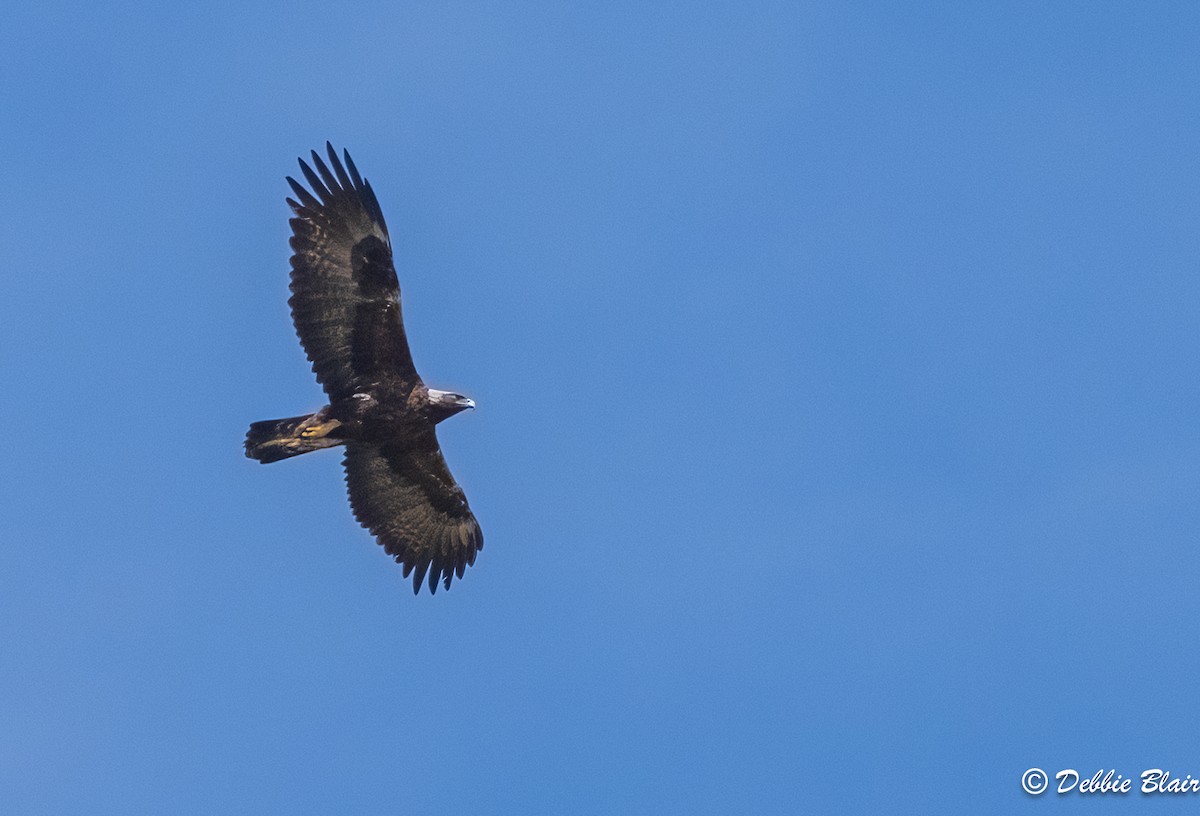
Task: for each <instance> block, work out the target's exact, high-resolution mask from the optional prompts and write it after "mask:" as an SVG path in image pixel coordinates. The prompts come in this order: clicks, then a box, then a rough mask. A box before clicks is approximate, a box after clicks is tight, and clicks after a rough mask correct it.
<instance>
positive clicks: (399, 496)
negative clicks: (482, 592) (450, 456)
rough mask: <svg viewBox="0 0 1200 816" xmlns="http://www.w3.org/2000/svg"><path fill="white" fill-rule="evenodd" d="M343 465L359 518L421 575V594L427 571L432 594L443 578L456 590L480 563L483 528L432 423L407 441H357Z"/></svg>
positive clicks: (416, 586) (417, 584) (417, 582)
mask: <svg viewBox="0 0 1200 816" xmlns="http://www.w3.org/2000/svg"><path fill="white" fill-rule="evenodd" d="M343 464H344V465H345V467H346V486H347V488H348V492H349V493H350V507H351V508H353V510H354V517H355V518H357V519H358V520H359V522H360V523H361V524H362V526H364V527H366V528H367V529H368V530H370V531H371V534H372V535H374V536H375V538H376V539H378V541H379V543H380V544H382V545H383V549H384V550H385V551H386V552H387V554H388V555H390V556H393V557H394V558H395V559H396V562H397V563H400V564H403V565H404V577H405V578H407V577H408V575H409V573H412V574H413V591H414V592H417V593H419V592H420V591H421V583H422V581H423V580H424V578H425V575H426V573H428V575H429V591H430V592H431V593H433V592H437V584H438V579H439V578H440V579H441V580H442V583H443V585H444V586H445V587H446V588H447V589H449V588H450V580H451V578H452V577H453V576H455V575H457V576H458V577H459V578H461V577H462V575H463V571H464V570H466V568H467V567H468V566H470V565H471V564H474V563H475V554H476V553H478V552H479V551H480V550H481V549H483V533H482V532H480V530H479V523H478V522H477V521H475V516H474V515H472V514H471V508H470V507H469V506H468V505H467V498H466V496H465V495H463V491H462V488H461V487H459V486H458V483H457V482H455V481H454V477H453V476H451V475H450V469H449V468H447V467H446V460H445V459H444V458H442V451H441V449H440V448H439V447H438V442H437V436H436V434H435V433H434V431H433V429H432V428H430V429H429V430H428V431H427V432H425V433H422V434H421V435H420V436H419V437H418V438H417V439H416V440H413V441H410V442H407V443H405V444H403V445H399V444H386V445H369V444H366V443H361V442H350V443H349V444H347V445H346V459H345V462H344V463H343Z"/></svg>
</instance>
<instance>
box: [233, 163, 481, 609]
mask: <svg viewBox="0 0 1200 816" xmlns="http://www.w3.org/2000/svg"><path fill="white" fill-rule="evenodd" d="M325 148H326V151H327V152H328V155H329V164H326V163H325V162H324V161H323V160H322V159H321V157H320V156H319V155H318V154H317V152H316V151H315V150H314V151H313V153H312V166H309V165H308V164H307V163H305V162H304V160H303V159H301V160H300V169H301V171H302V172H303V175H304V179H305V181H306V182H308V188H305V187H304V185H302V184H300V183H299V182H297V181H296V180H295V179H293V178H291V177H289V178H288V180H287V181H288V184H289V185H291V188H292V191H293V193H294V194H295V196H296V197H295V198H288V199H287V203H288V205H289V206H290V207H291V208H292V211H293V212H294V213H295V217H294V218H292V219H291V221H290V224H291V226H292V238H291V246H292V251H293V255H292V275H291V278H292V282H291V291H292V297H291V299H290V300H289V301H288V304H289V305H290V306H291V308H292V322H293V323H294V324H295V326H296V333H297V334H298V335H299V336H300V344H301V345H302V346H303V347H304V351H305V353H306V354H307V355H308V359H309V360H311V361H312V367H313V372H314V373H315V374H316V375H317V382H319V383H320V384H321V386H322V387H323V388H324V389H325V393H326V394H327V395H328V397H329V404H328V405H326V406H325V407H324V408H322V409H321V410H320V411H317V412H316V413H315V414H310V415H307V416H299V417H291V418H289V419H276V420H267V421H265V422H255V423H253V424H252V425H251V426H250V431H249V433H248V434H247V435H246V455H247V456H249V457H250V458H251V459H257V460H258V461H259V462H263V463H267V462H277V461H279V460H280V459H287V458H290V457H292V456H298V455H300V454H302V453H308V452H310V451H314V450H320V449H322V448H329V447H334V446H336V445H345V446H346V456H345V460H344V462H343V464H344V466H345V468H346V487H347V491H348V493H349V495H350V507H351V509H353V511H354V516H355V518H357V519H358V520H359V522H360V523H361V524H362V525H363V526H364V527H366V528H367V529H369V530H370V531H371V534H372V535H374V536H375V538H376V539H377V540H378V541H379V543H380V544H381V545H382V546H383V548H384V550H385V551H386V552H387V553H388V555H391V556H393V557H394V558H395V559H396V561H397V562H398V563H400V564H403V565H404V576H405V577H408V575H409V574H410V573H411V574H412V576H413V591H414V592H420V591H421V585H422V583H423V582H424V581H425V578H426V576H428V582H429V590H430V592H431V593H432V592H436V591H437V585H438V583H439V582H441V583H442V584H443V586H445V587H446V588H447V589H449V587H450V581H451V579H452V578H453V577H454V576H458V577H459V578H461V577H462V575H463V571H464V570H465V569H466V568H467V567H468V566H470V565H472V564H474V563H475V556H476V554H477V553H478V552H479V550H481V549H482V548H483V534H482V533H481V532H480V530H479V524H478V522H476V521H475V516H474V515H473V514H472V513H471V508H470V507H469V506H468V505H467V498H466V496H465V495H463V491H462V488H461V487H459V486H458V483H457V482H455V481H454V477H453V476H451V475H450V469H449V468H447V467H446V460H445V459H444V458H443V457H442V451H441V448H440V447H439V446H438V441H437V434H436V432H435V426H436V425H437V424H438V423H439V422H441V421H442V420H444V419H447V418H448V417H451V416H453V415H454V414H457V413H458V412H459V411H462V410H464V409H466V408H474V407H475V403H474V402H472V401H471V400H469V399H467V398H466V397H464V396H462V395H460V394H454V393H451V392H448V391H438V390H435V389H432V388H428V387H426V386H425V384H424V383H423V382H422V381H421V378H420V376H419V375H418V374H417V371H416V368H415V367H414V365H413V361H412V355H411V354H410V353H409V350H408V339H407V338H406V337H405V334H404V322H403V320H402V319H401V314H400V285H399V283H398V281H397V279H396V269H395V267H394V266H393V264H392V245H391V240H390V239H389V238H388V231H387V225H386V224H385V223H384V220H383V213H382V212H381V211H380V209H379V202H378V201H377V200H376V198H375V193H374V192H373V191H372V190H371V185H370V184H368V183H367V181H366V179H364V178H362V177H361V176H360V175H359V173H358V169H357V168H356V167H355V166H354V162H353V161H351V159H350V154H349V153H348V152H343V154H342V155H343V156H344V157H345V164H343V163H342V162H341V161H340V160H339V159H338V155H337V153H336V152H335V151H334V149H333V146H332V145H331V144H329V143H328V142H326V143H325ZM314 168H315V169H314Z"/></svg>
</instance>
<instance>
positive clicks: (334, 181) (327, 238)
mask: <svg viewBox="0 0 1200 816" xmlns="http://www.w3.org/2000/svg"><path fill="white" fill-rule="evenodd" d="M325 147H326V149H327V150H328V152H329V163H330V165H331V166H332V168H333V169H332V171H331V170H330V167H329V166H327V165H326V164H325V162H323V161H322V160H321V157H320V156H318V155H317V152H316V151H315V150H314V151H313V154H312V160H313V165H314V166H315V167H316V171H315V172H314V171H313V169H312V168H311V167H309V166H308V165H307V164H305V163H304V160H303V159H302V160H301V161H300V169H301V170H302V171H303V172H304V178H305V179H306V180H307V181H308V185H309V187H311V188H312V192H309V191H308V190H307V189H305V188H304V187H303V186H302V185H301V184H300V183H298V182H297V181H296V180H295V179H293V178H291V177H290V176H289V177H288V184H290V185H291V186H292V190H293V191H294V192H295V194H296V198H295V199H292V198H289V199H288V200H287V202H288V204H289V205H290V206H291V208H292V210H293V211H294V212H295V213H296V217H295V218H293V219H291V221H290V223H291V225H292V239H291V245H292V251H293V253H294V254H293V255H292V284H291V290H292V297H291V300H289V301H288V305H290V306H291V307H292V322H293V323H295V324H296V333H297V334H298V335H300V344H301V345H303V346H304V351H305V353H307V354H308V359H309V360H311V361H312V365H313V372H314V373H315V374H316V375H317V382H319V383H321V385H322V386H324V388H325V392H326V393H327V394H328V395H329V396H330V398H331V399H333V400H337V399H340V398H343V397H347V396H350V395H351V394H353V393H355V391H357V390H363V389H366V388H369V387H370V386H371V385H372V384H374V383H379V382H383V381H390V382H396V381H401V382H415V381H416V380H417V379H418V377H417V372H416V369H415V367H414V366H413V361H412V355H411V354H410V353H409V350H408V340H407V339H406V338H405V336H404V322H403V320H402V319H401V316H400V285H399V283H398V282H397V281H396V269H395V267H394V266H393V265H392V245H391V240H390V239H389V238H388V232H387V225H386V224H384V221H383V213H382V212H380V210H379V202H378V201H377V200H376V199H375V193H374V192H373V191H372V190H371V185H370V184H368V183H367V182H366V180H364V179H363V178H362V177H361V176H359V174H358V170H357V168H355V166H354V162H353V161H351V160H350V154H349V153H348V152H346V153H344V154H343V155H345V157H346V164H345V166H343V165H342V163H341V162H340V161H338V156H337V153H336V152H334V149H333V146H332V145H331V144H329V143H328V142H326V143H325ZM347 171H349V172H347Z"/></svg>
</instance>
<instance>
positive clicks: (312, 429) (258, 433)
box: [246, 411, 344, 465]
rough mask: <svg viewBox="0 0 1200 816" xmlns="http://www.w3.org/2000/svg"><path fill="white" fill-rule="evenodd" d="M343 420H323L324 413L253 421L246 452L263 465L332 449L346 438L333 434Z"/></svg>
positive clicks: (247, 438) (247, 436) (248, 433)
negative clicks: (324, 449)
mask: <svg viewBox="0 0 1200 816" xmlns="http://www.w3.org/2000/svg"><path fill="white" fill-rule="evenodd" d="M339 425H340V423H339V422H338V421H337V420H324V417H323V412H320V411H318V412H317V413H315V414H309V415H308V416H298V417H289V418H287V419H268V420H264V421H262V422H253V423H251V424H250V430H249V431H248V432H247V433H246V455H247V456H248V457H250V458H251V459H257V460H258V461H259V462H262V463H263V464H264V465H265V464H267V463H269V462H278V461H279V460H280V459H290V458H291V457H293V456H299V455H300V454H302V453H309V452H310V451H315V450H321V449H322V448H331V447H333V446H334V445H340V444H342V442H343V441H344V440H342V439H340V438H338V437H336V436H330V432H331V431H333V430H334V429H336V428H337V427H338V426H339Z"/></svg>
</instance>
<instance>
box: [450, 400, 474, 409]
mask: <svg viewBox="0 0 1200 816" xmlns="http://www.w3.org/2000/svg"><path fill="white" fill-rule="evenodd" d="M454 404H455V405H457V406H459V407H460V408H470V409H471V410H472V411H474V410H475V400H473V399H467V398H466V397H463V398H462V399H458V400H455V401H454Z"/></svg>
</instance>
